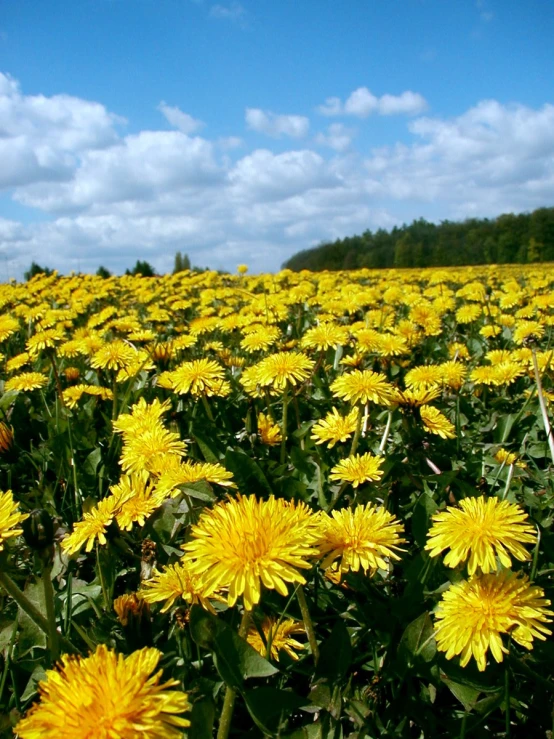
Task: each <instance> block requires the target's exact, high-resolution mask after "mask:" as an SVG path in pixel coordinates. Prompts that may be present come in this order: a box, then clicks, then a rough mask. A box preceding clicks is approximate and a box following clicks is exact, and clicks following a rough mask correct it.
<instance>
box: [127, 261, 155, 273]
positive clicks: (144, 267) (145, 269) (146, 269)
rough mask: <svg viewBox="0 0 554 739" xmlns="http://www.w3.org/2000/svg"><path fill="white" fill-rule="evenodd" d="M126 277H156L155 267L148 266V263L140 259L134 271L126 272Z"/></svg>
mask: <svg viewBox="0 0 554 739" xmlns="http://www.w3.org/2000/svg"><path fill="white" fill-rule="evenodd" d="M125 274H126V275H142V277H154V276H155V274H156V272H155V271H154V267H152V265H151V264H148V262H146V261H141V260H140V259H137V263H136V264H135V266H134V267H133V269H132V270H128V269H126V270H125Z"/></svg>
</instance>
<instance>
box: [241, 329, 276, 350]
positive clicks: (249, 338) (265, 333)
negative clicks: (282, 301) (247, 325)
mask: <svg viewBox="0 0 554 739" xmlns="http://www.w3.org/2000/svg"><path fill="white" fill-rule="evenodd" d="M280 336H281V332H280V331H279V329H278V328H277V327H276V326H259V327H258V329H257V330H256V331H252V332H251V333H248V334H247V335H246V336H245V337H244V339H242V341H241V342H240V345H241V348H242V349H244V350H245V351H246V352H248V353H249V354H251V353H252V352H259V351H265V350H266V349H268V348H269V347H270V346H271V345H272V344H275V342H276V341H277V339H278V338H279V337H280Z"/></svg>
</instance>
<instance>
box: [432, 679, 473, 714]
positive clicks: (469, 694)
mask: <svg viewBox="0 0 554 739" xmlns="http://www.w3.org/2000/svg"><path fill="white" fill-rule="evenodd" d="M441 680H442V681H443V683H444V684H445V685H447V686H448V688H449V689H450V691H451V693H452V694H453V695H454V696H455V697H456V698H457V699H458V700H459V701H460V703H461V704H462V706H463V707H464V708H465V710H466V711H471V710H473V708H474V707H475V704H476V703H477V700H478V698H479V696H480V695H481V691H480V690H477V689H476V688H472V687H471V686H470V685H463V684H462V683H456V682H454V680H449V679H448V678H447V677H445V676H444V675H442V676H441Z"/></svg>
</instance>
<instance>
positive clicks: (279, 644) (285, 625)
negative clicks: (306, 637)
mask: <svg viewBox="0 0 554 739" xmlns="http://www.w3.org/2000/svg"><path fill="white" fill-rule="evenodd" d="M260 630H261V632H262V633H263V638H262V636H261V634H260V632H259V631H258V629H257V628H256V626H255V625H252V626H251V627H250V629H249V631H248V634H247V635H246V641H247V642H248V643H249V644H250V646H252V647H254V649H255V650H256V652H259V654H261V655H262V657H266V658H268V657H271V659H274V660H275V661H276V662H278V661H279V652H281V651H283V652H286V653H287V654H288V655H289V657H290V658H291V659H293V660H297V659H298V654H297V652H298V651H300V650H301V649H304V645H303V644H302V643H301V642H299V641H297V640H296V639H294V638H293V636H292V635H293V634H303V633H304V624H303V623H301V622H300V621H294V620H293V619H292V618H285V619H275V618H272V617H270V616H266V617H265V618H264V620H263V621H262V623H261V625H260Z"/></svg>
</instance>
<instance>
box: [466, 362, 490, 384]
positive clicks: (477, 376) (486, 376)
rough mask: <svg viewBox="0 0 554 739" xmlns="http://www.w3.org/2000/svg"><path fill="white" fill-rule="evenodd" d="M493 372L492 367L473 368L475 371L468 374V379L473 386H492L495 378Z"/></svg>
mask: <svg viewBox="0 0 554 739" xmlns="http://www.w3.org/2000/svg"><path fill="white" fill-rule="evenodd" d="M494 370H495V368H494V367H488V366H486V365H485V366H483V367H475V369H473V370H472V371H471V372H470V375H469V379H470V380H471V382H473V383H474V384H475V385H488V386H490V385H493V384H494V378H495V374H494Z"/></svg>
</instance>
